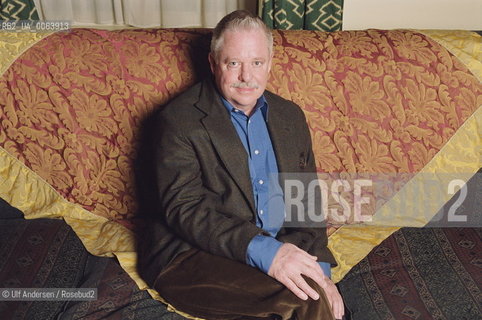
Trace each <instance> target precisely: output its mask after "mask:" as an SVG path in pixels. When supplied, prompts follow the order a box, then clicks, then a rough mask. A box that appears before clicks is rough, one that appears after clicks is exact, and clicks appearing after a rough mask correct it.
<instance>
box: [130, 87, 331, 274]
mask: <svg viewBox="0 0 482 320" xmlns="http://www.w3.org/2000/svg"><path fill="white" fill-rule="evenodd" d="M264 94H265V97H266V100H267V102H268V105H269V112H268V130H269V133H270V137H271V141H272V143H273V148H274V151H275V155H276V159H277V162H278V168H279V170H280V172H312V173H313V172H315V171H316V168H315V159H314V156H313V152H312V149H311V138H310V133H309V130H308V126H307V124H306V120H305V116H304V114H303V112H302V110H301V109H300V108H299V107H298V106H296V105H295V104H294V103H292V102H290V101H287V100H285V99H283V98H281V97H279V96H277V95H275V94H273V93H270V92H268V91H266V92H265V93H264ZM157 138H158V139H157V144H156V157H157V158H156V165H157V181H158V187H159V192H160V197H161V208H160V209H161V210H160V214H159V217H158V219H157V220H156V221H155V222H153V223H152V224H150V226H149V228H150V230H149V235H148V236H149V238H150V245H148V246H147V247H144V248H143V250H141V251H142V252H141V254H140V260H139V262H140V264H139V267H140V268H139V269H140V270H139V271H140V273H141V275H142V276H143V277H144V279H145V280H146V281H147V282H148V283H149V284H152V283H153V281H154V280H155V278H156V277H157V275H158V274H159V272H161V271H162V269H163V268H164V267H165V266H166V265H167V264H168V263H169V261H171V260H172V259H173V258H174V257H175V256H177V255H178V254H179V253H181V252H183V251H186V250H188V249H190V248H192V247H197V248H199V249H201V250H205V251H207V252H210V253H212V254H215V255H220V256H224V257H227V258H229V259H234V260H237V261H240V262H243V263H245V261H246V250H247V247H248V244H249V242H250V241H251V239H252V238H253V237H254V236H255V235H257V234H263V232H264V231H263V230H262V229H260V228H258V227H257V226H256V224H255V221H256V220H255V214H256V213H255V212H256V211H255V204H254V198H253V191H252V186H251V182H250V175H249V169H248V162H247V154H246V151H245V149H244V147H243V145H242V143H241V140H240V139H239V137H238V135H237V133H236V130H235V129H234V126H233V125H232V123H231V120H230V117H229V113H228V112H227V110H226V108H225V107H224V106H223V105H222V102H221V101H220V96H219V94H218V92H217V90H216V89H215V88H214V85H213V84H212V82H211V81H209V80H206V81H204V82H201V83H199V84H197V85H195V86H194V87H192V88H191V89H189V90H188V91H186V92H185V93H183V94H181V95H180V96H179V97H177V98H176V99H174V100H173V101H172V102H170V103H169V104H168V105H166V106H165V107H164V108H163V110H162V111H161V112H160V114H159V122H158V137H157ZM277 239H279V240H280V241H282V242H290V243H293V244H295V245H297V246H298V247H300V248H302V249H304V250H306V251H308V252H309V253H311V254H313V255H316V256H318V257H319V258H320V260H321V261H326V262H331V263H332V264H335V260H334V258H333V256H332V255H331V253H330V251H329V250H328V248H327V247H326V245H327V236H326V230H325V229H324V228H282V229H281V230H280V232H279V233H278V236H277Z"/></svg>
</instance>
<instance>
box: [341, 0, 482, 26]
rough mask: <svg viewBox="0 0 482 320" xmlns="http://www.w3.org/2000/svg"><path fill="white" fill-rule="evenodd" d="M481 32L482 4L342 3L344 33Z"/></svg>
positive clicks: (435, 0) (424, 0) (443, 0)
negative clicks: (361, 31)
mask: <svg viewBox="0 0 482 320" xmlns="http://www.w3.org/2000/svg"><path fill="white" fill-rule="evenodd" d="M368 28H377V29H396V28H408V29H446V30H452V29H463V30H482V0H344V7H343V29H344V30H360V29H368Z"/></svg>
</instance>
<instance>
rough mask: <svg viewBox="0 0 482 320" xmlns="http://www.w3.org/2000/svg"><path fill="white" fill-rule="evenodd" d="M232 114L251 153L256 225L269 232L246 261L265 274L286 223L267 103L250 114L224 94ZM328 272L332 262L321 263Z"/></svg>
mask: <svg viewBox="0 0 482 320" xmlns="http://www.w3.org/2000/svg"><path fill="white" fill-rule="evenodd" d="M221 100H222V102H223V104H224V106H225V107H226V108H227V109H228V111H229V113H230V115H231V122H232V123H233V125H234V128H235V129H236V132H237V133H238V136H239V138H240V140H241V142H242V143H243V146H244V148H245V149H246V152H247V154H248V166H249V174H250V179H251V185H252V187H253V195H254V201H255V207H256V211H257V215H256V225H257V226H258V227H260V228H262V229H263V230H265V231H266V232H268V233H269V234H270V236H265V235H257V236H255V237H254V238H253V239H252V240H251V242H250V243H249V245H248V250H247V257H246V262H247V263H248V264H249V265H251V266H253V267H256V268H259V269H260V270H262V271H263V272H265V273H268V270H269V268H270V266H271V263H272V262H273V259H274V256H275V255H276V253H277V252H278V249H279V248H280V247H281V245H282V244H283V243H282V242H280V241H278V240H276V238H275V237H276V234H277V233H278V231H279V230H280V229H281V226H282V225H283V222H284V217H285V211H284V210H285V209H284V199H283V191H282V189H281V186H280V185H279V180H278V172H279V170H278V165H277V162H276V157H275V154H274V150H273V145H272V143H271V138H270V136H269V132H268V128H267V126H266V123H267V121H268V103H267V102H266V99H265V98H264V96H261V97H260V98H259V99H258V101H257V103H256V106H255V107H254V109H253V112H252V113H251V116H249V117H248V116H247V115H246V114H244V112H242V111H241V110H238V109H236V108H234V107H233V106H232V105H231V104H230V103H229V102H228V101H227V100H226V99H224V98H223V97H221ZM320 266H321V267H322V269H323V271H324V273H325V275H327V276H328V277H330V276H331V270H330V264H329V263H326V262H320Z"/></svg>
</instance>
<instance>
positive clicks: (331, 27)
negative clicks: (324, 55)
mask: <svg viewBox="0 0 482 320" xmlns="http://www.w3.org/2000/svg"><path fill="white" fill-rule="evenodd" d="M260 5H261V18H262V19H263V21H264V22H265V23H266V25H267V26H268V27H270V28H272V29H284V30H295V29H305V30H320V31H339V30H341V25H342V13H343V0H261V1H260Z"/></svg>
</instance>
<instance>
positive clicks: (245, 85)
mask: <svg viewBox="0 0 482 320" xmlns="http://www.w3.org/2000/svg"><path fill="white" fill-rule="evenodd" d="M231 87H232V88H249V89H258V88H259V86H258V84H257V83H254V82H236V83H233V84H232V85H231Z"/></svg>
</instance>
